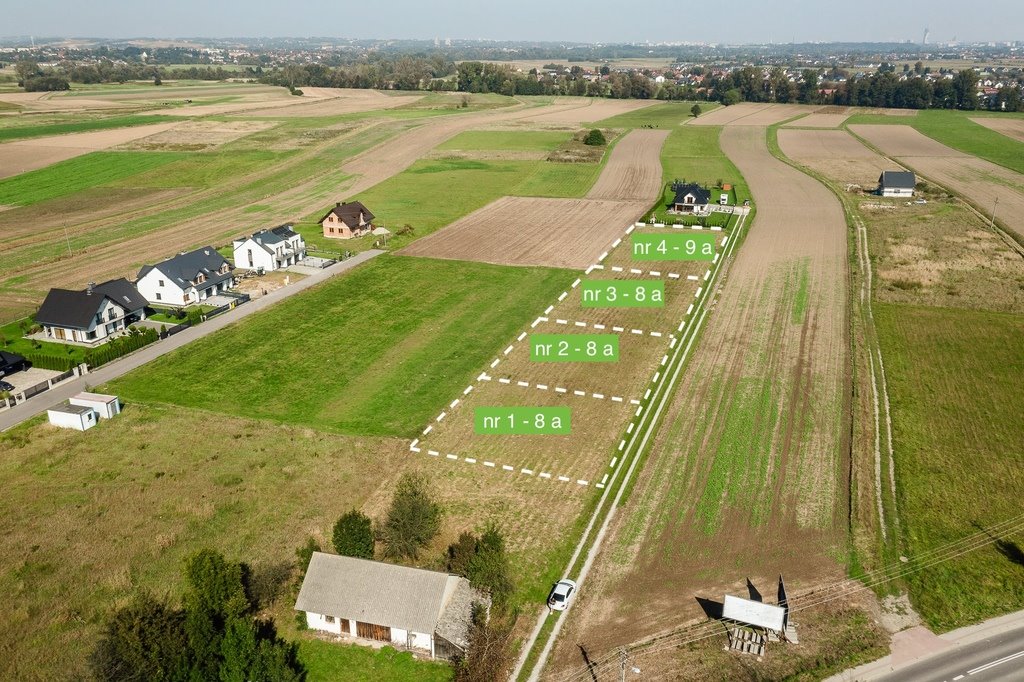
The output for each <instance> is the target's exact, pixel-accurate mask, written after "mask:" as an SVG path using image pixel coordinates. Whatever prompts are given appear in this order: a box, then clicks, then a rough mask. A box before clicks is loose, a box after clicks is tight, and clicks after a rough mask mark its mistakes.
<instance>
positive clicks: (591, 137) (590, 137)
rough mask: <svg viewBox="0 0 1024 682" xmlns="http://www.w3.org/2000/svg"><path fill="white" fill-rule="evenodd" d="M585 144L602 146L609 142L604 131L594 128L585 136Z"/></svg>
mask: <svg viewBox="0 0 1024 682" xmlns="http://www.w3.org/2000/svg"><path fill="white" fill-rule="evenodd" d="M583 144H586V145H590V146H591V147H601V146H603V145H606V144H608V140H606V139H604V133H602V132H601V131H600V130H598V129H597V128H594V129H593V130H591V131H590V132H589V133H587V136H586V137H584V138H583Z"/></svg>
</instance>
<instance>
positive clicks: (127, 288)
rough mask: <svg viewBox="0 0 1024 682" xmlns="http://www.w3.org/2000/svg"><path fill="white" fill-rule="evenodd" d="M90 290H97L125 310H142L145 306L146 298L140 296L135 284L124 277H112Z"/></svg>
mask: <svg viewBox="0 0 1024 682" xmlns="http://www.w3.org/2000/svg"><path fill="white" fill-rule="evenodd" d="M92 290H93V292H97V291H98V292H100V293H101V294H105V295H106V296H108V297H109V298H110V300H112V301H113V302H114V303H117V304H118V305H119V306H121V307H122V308H125V309H126V310H130V311H135V310H142V309H143V308H145V307H146V299H144V298H142V294H140V293H139V290H138V289H136V288H135V285H134V284H132V283H131V282H129V281H128V280H126V279H125V278H124V277H122V278H120V279H112V280H109V281H107V282H104V283H103V284H97V285H96V286H94V287H93V288H92Z"/></svg>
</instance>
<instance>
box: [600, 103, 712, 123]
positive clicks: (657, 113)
mask: <svg viewBox="0 0 1024 682" xmlns="http://www.w3.org/2000/svg"><path fill="white" fill-rule="evenodd" d="M694 104H695V102H659V103H657V104H652V105H651V106H649V107H643V108H642V109H634V110H633V111H629V112H627V113H623V114H618V115H615V116H611V117H609V118H605V119H602V120H600V121H596V122H595V123H594V125H595V126H597V127H600V128H641V127H644V126H648V127H654V128H663V127H664V128H675V127H676V126H678V125H681V124H682V123H685V122H686V121H687V120H689V119H690V118H693V114H692V113H691V112H690V109H692V108H693V105H694ZM697 104H700V107H701V109H702V110H703V111H704V113H707V112H709V111H714V110H715V109H717V108H719V105H718V104H716V103H714V102H698V103H697ZM703 115H704V114H701V116H703Z"/></svg>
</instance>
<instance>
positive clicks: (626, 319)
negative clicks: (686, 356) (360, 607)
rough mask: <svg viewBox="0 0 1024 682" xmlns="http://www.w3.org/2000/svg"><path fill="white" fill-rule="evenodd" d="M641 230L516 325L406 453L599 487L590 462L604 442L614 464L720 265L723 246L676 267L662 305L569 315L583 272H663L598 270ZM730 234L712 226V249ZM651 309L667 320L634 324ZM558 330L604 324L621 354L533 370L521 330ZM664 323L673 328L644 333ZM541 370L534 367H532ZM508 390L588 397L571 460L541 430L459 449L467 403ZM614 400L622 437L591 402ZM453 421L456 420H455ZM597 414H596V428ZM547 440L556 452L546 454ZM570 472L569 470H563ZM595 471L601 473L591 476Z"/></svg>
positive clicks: (605, 276)
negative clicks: (605, 361)
mask: <svg viewBox="0 0 1024 682" xmlns="http://www.w3.org/2000/svg"><path fill="white" fill-rule="evenodd" d="M646 228H647V226H646V225H643V224H641V223H633V224H631V225H630V226H629V227H628V228H627V229H626V230H625V232H624V233H623V234H622V236H621V237H619V238H618V239H616V240H615V241H614V242H613V245H612V247H611V248H610V249H609V250H608V251H605V252H603V253H602V254H601V255H600V256H599V257H598V259H597V262H595V263H592V264H591V265H590V266H589V267H587V269H586V270H585V272H584V273H583V274H582V275H581V277H579V278H577V279H576V280H575V281H574V282H573V283H572V285H571V286H570V287H569V288H568V289H566V290H565V291H563V292H562V293H561V294H560V295H559V296H558V298H557V300H556V301H555V302H553V303H552V304H550V305H549V306H548V307H547V308H546V309H545V310H544V312H543V313H542V314H541V315H539V316H538V317H537V318H536V319H535V320H534V321H533V322H532V323H531V324H530V326H529V328H527V329H525V330H523V331H522V332H520V334H519V335H518V336H516V337H515V340H514V341H513V342H512V343H510V344H509V345H508V346H507V347H505V348H504V349H503V351H502V352H501V353H500V354H499V355H498V356H497V357H495V358H494V359H493V360H492V361H491V363H490V364H489V365H488V367H487V368H486V369H485V370H484V371H483V372H481V373H480V374H479V375H478V376H477V377H476V379H475V381H474V382H473V383H471V384H469V385H468V386H467V387H466V388H465V389H464V390H463V392H462V394H461V395H460V396H458V397H457V398H455V399H454V400H452V401H451V402H450V403H449V404H448V406H447V408H446V409H445V410H443V411H442V412H441V413H440V414H438V415H437V417H435V419H434V420H433V421H432V422H431V423H429V424H428V425H426V426H425V427H424V428H423V430H422V431H421V434H420V438H417V439H416V440H414V441H413V442H412V443H411V445H410V451H411V452H414V453H419V452H424V451H425V452H426V453H427V454H428V455H431V456H434V457H438V458H441V459H444V460H447V461H457V462H467V461H469V460H471V461H470V462H469V463H476V462H480V461H488V462H492V463H493V464H494V466H493V467H490V468H494V469H499V468H500V469H502V470H504V471H515V472H518V473H519V474H524V475H527V476H533V475H535V474H536V473H537V472H540V473H542V474H548V475H545V476H540V475H539V474H537V477H538V478H541V479H544V480H552V481H563V482H564V481H576V483H577V485H578V486H580V487H586V486H589V485H592V484H593V485H594V486H595V487H598V488H603V487H604V486H605V485H606V482H607V479H608V475H609V474H608V473H607V472H606V473H605V474H604V475H603V476H600V472H599V471H598V473H596V474H595V473H591V472H593V471H594V467H595V465H596V461H597V460H598V459H599V458H601V457H602V453H607V452H608V451H609V450H612V452H613V454H612V455H611V458H610V461H609V463H608V467H609V468H610V469H612V470H614V468H615V466H616V465H617V464H619V462H620V461H621V460H620V455H621V452H622V450H623V448H624V447H625V445H626V437H628V436H629V435H630V434H632V433H633V431H634V429H635V428H636V419H637V418H639V417H640V416H641V415H642V414H643V412H644V401H647V400H649V399H650V397H651V395H652V390H653V388H654V387H656V386H657V385H658V384H659V382H660V381H661V380H662V379H663V377H664V374H665V368H666V365H667V363H668V360H669V357H670V354H671V353H672V352H674V350H675V349H676V346H677V344H678V342H679V338H678V337H677V334H680V333H682V332H683V330H684V329H685V328H686V324H687V319H688V318H689V317H690V316H691V315H692V314H693V313H694V311H695V308H696V307H697V305H698V304H699V302H700V301H701V300H702V295H705V294H706V292H707V291H708V286H709V280H710V279H711V278H712V277H713V275H714V272H715V271H717V269H718V266H719V264H720V263H721V259H720V257H719V256H720V255H721V253H722V251H718V252H717V253H716V255H715V259H714V262H713V263H712V264H711V267H710V268H707V267H706V265H705V264H701V263H697V266H698V267H699V268H700V270H699V271H701V272H702V273H703V275H702V276H697V275H690V276H685V275H680V276H679V277H678V278H676V279H675V280H664V282H665V298H666V305H665V307H664V308H648V309H645V308H602V309H594V310H593V311H588V312H593V313H595V314H596V316H597V317H599V318H600V321H595V320H594V319H588V320H587V321H583V320H579V319H574V318H577V317H579V316H580V304H581V295H580V291H581V287H580V285H581V283H582V282H583V281H584V279H588V280H590V281H642V279H641V278H646V277H648V276H650V273H651V272H655V273H659V272H662V271H648V270H638V269H636V268H631V269H632V270H637V272H639V273H640V275H641V277H637V276H636V273H630V272H628V271H626V269H624V268H618V267H616V270H615V271H612V270H611V269H610V267H608V268H607V269H606V266H605V262H607V261H609V260H611V259H613V258H615V257H617V255H619V254H621V253H622V252H628V251H630V247H629V245H628V244H629V242H628V241H627V246H626V247H625V248H623V241H624V240H625V239H626V238H627V237H629V235H631V234H633V233H635V232H636V233H643V232H644V231H645V230H646ZM729 236H730V235H728V234H722V233H720V236H719V237H718V238H717V239H716V243H717V244H718V247H719V249H725V248H726V247H727V246H728V245H729V243H730V242H729ZM672 265H673V266H675V265H690V263H687V262H678V263H672ZM651 311H656V312H657V314H659V315H661V316H662V317H663V318H665V319H662V320H661V321H662V322H665V321H666V320H667V319H671V324H670V325H669V324H661V325H656V326H647V327H644V328H641V325H640V323H638V322H637V320H638V319H643V318H644V317H645V316H646V317H647V319H648V320H650V317H649V316H650V313H651ZM566 328H570V329H572V330H586V331H597V332H602V333H607V332H609V331H610V332H613V333H617V334H620V335H621V336H619V337H618V339H619V344H620V356H619V362H618V363H617V364H616V366H615V371H614V372H606V371H602V370H601V368H600V367H599V366H597V365H591V364H590V363H578V362H570V363H558V364H556V365H553V366H545V367H543V368H541V367H540V366H539V365H538V364H537V363H535V362H533V361H531V359H530V357H529V352H528V350H529V349H528V348H527V345H526V344H525V343H524V341H525V340H526V338H527V336H528V335H529V334H531V333H557V332H560V331H563V332H564V331H565V329H566ZM668 328H671V329H672V330H673V331H652V330H654V329H668ZM666 341H667V343H666ZM539 372H540V373H541V374H540V375H538V373H539ZM647 377H649V378H647ZM482 385H483V386H486V387H489V388H491V389H492V390H489V391H487V394H486V395H485V396H484V398H486V399H490V400H491V402H490V403H487V402H486V400H485V399H484V398H481V393H480V390H478V389H480V388H481V386H482ZM520 389H530V390H529V391H524V390H520ZM510 393H511V394H513V395H514V396H515V398H516V400H517V402H516V404H519V405H523V404H524V403H523V398H524V397H525V400H526V404H529V405H530V406H546V405H552V404H557V405H562V404H566V403H572V402H573V401H574V399H580V398H586V399H587V400H586V405H585V407H584V408H583V409H582V410H581V409H580V408H576V410H574V413H573V414H574V416H573V436H574V438H573V440H574V445H573V446H571V447H570V448H569V449H570V450H571V451H572V453H573V455H571V456H570V457H571V458H570V459H567V458H566V457H565V455H564V454H562V453H560V451H561V450H564V449H565V446H564V445H563V444H562V443H553V441H552V439H551V438H550V437H547V436H510V437H507V438H505V439H502V442H500V443H498V444H497V445H495V443H494V442H493V440H494V439H488V442H485V443H481V444H480V445H479V446H478V447H473V448H472V452H471V453H470V452H467V448H466V447H465V444H466V443H467V442H469V441H474V440H476V441H479V439H478V438H474V435H475V434H474V433H473V429H472V425H473V424H472V414H473V411H472V409H471V405H470V404H469V403H472V404H473V405H481V404H493V405H498V404H502V403H501V400H502V399H504V398H505V397H506V396H508V395H509V394H510ZM577 404H578V403H577ZM602 405H603V406H604V407H602ZM595 406H596V407H595ZM613 406H618V407H620V408H625V409H623V410H615V411H616V412H618V411H621V412H622V415H621V418H622V419H623V420H628V421H629V423H628V424H627V425H626V427H625V428H626V430H625V436H623V435H622V434H623V432H622V430H621V429H620V428H619V427H618V426H617V422H616V421H615V420H614V419H611V418H610V417H602V415H600V414H597V413H595V409H602V410H607V409H614V408H613ZM633 408H635V409H633ZM630 415H631V416H630ZM453 419H455V420H456V422H453V421H452V420H453ZM595 420H596V421H597V422H598V424H597V425H596V426H595V424H594V421H595ZM578 423H579V424H580V426H581V428H579V429H577V428H576V427H577V424H578ZM617 438H618V439H619V442H618V448H617V449H613V448H612V444H613V443H614V442H615V440H616V439H617ZM510 442H514V443H515V447H509V443H510ZM552 447H555V448H556V450H558V451H559V452H552V451H551V448H552ZM499 452H516V453H517V455H518V457H519V460H521V461H517V462H515V463H514V464H513V463H511V462H502V463H500V466H499V463H498V462H497V460H498V456H497V454H496V453H499ZM435 453H436V454H435ZM524 454H525V455H526V456H527V457H526V458H525V459H524V458H523V455H524ZM604 456H607V454H605V455H604ZM529 458H532V459H529ZM574 467H575V468H574ZM584 467H585V469H584ZM587 470H589V471H587ZM568 472H575V473H573V474H572V475H570V474H569V473H568ZM599 476H600V479H598V477H599Z"/></svg>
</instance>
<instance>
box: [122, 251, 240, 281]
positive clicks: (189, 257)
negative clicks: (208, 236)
mask: <svg viewBox="0 0 1024 682" xmlns="http://www.w3.org/2000/svg"><path fill="white" fill-rule="evenodd" d="M225 263H227V260H226V259H225V258H224V256H222V255H220V254H219V253H217V249H215V248H213V247H212V246H204V247H203V248H201V249H196V250H195V251H188V252H186V253H179V254H178V255H177V256H174V257H173V258H168V259H167V260H163V261H160V262H159V263H157V264H156V265H144V266H142V269H141V270H139V277H138V279H142V278H143V277H145V276H146V275H148V274H149V273H150V272H151V271H153V270H157V271H159V272H161V273H163V274H164V275H165V276H166V277H167V278H168V279H170V280H171V281H173V282H174V283H175V284H177V285H178V286H179V287H181V288H182V289H185V288H188V287H189V286H191V282H192V281H193V280H195V278H196V277H197V276H198V275H199V273H203V274H204V275H205V276H206V278H207V280H208V281H209V282H218V281H220V280H222V279H227V278H228V277H229V276H230V271H229V274H227V275H222V276H218V275H216V274H214V273H215V272H216V271H217V270H218V269H220V267H221V266H222V265H224V264H225ZM229 267H230V266H229Z"/></svg>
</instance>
